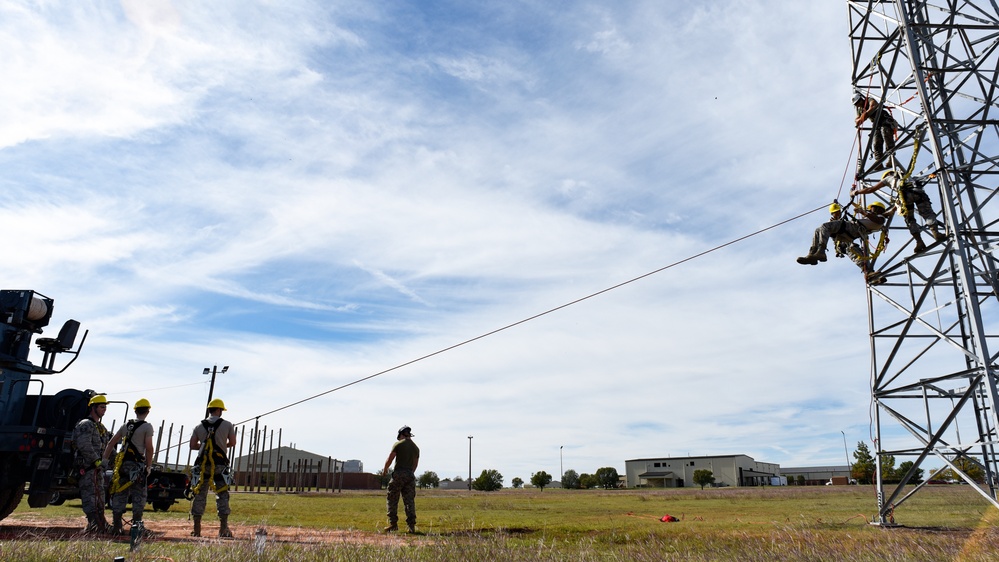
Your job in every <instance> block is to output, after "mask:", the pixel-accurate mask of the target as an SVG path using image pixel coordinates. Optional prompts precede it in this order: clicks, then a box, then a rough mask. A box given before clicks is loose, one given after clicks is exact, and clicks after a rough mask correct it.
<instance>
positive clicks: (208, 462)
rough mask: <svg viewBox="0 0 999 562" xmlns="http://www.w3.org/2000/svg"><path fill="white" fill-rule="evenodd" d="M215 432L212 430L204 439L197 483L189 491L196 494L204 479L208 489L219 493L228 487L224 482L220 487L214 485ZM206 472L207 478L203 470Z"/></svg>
mask: <svg viewBox="0 0 999 562" xmlns="http://www.w3.org/2000/svg"><path fill="white" fill-rule="evenodd" d="M214 452H215V432H214V431H212V432H211V433H210V434H209V435H208V439H207V440H206V441H205V451H204V455H203V457H202V460H201V467H200V470H199V472H198V484H197V485H196V486H195V487H194V488H193V489H192V490H191V493H192V494H194V495H198V493H199V492H200V491H201V486H203V485H204V483H205V480H208V481H209V484H208V489H209V490H211V491H213V492H215V493H216V494H220V493H222V492H225V491H226V490H228V489H229V484H225V485H223V486H221V487H219V486H216V485H215V455H214ZM206 469H208V470H207V472H208V476H209V477H208V478H205V472H206Z"/></svg>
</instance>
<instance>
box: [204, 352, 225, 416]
mask: <svg viewBox="0 0 999 562" xmlns="http://www.w3.org/2000/svg"><path fill="white" fill-rule="evenodd" d="M217 369H218V365H212V369H211V375H212V383H211V384H210V385H209V386H208V403H211V401H212V395H213V394H215V375H216V374H217V373H225V372H226V371H228V370H229V365H223V366H222V370H221V371H217ZM201 374H203V375H207V374H209V371H208V367H205V370H204V372H203V373H201ZM205 418H208V406H205Z"/></svg>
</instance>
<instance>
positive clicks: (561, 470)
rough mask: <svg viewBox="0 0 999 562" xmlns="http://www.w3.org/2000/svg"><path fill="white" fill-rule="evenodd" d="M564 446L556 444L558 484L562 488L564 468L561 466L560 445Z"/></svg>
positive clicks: (563, 485)
mask: <svg viewBox="0 0 999 562" xmlns="http://www.w3.org/2000/svg"><path fill="white" fill-rule="evenodd" d="M564 446H565V445H559V446H558V473H559V476H558V484H559V486H561V487H563V488H565V484H563V483H562V480H564V479H565V470H564V469H563V468H562V447H564Z"/></svg>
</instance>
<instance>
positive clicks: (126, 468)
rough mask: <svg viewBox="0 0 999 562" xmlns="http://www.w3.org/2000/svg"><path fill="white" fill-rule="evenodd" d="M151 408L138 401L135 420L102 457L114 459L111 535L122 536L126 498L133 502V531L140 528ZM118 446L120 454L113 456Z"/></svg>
mask: <svg viewBox="0 0 999 562" xmlns="http://www.w3.org/2000/svg"><path fill="white" fill-rule="evenodd" d="M150 408H151V405H150V403H149V400H146V399H145V398H140V399H139V400H138V401H136V403H135V407H134V411H135V419H133V420H128V422H127V423H125V425H123V426H121V428H120V429H118V431H117V432H116V433H115V434H114V437H112V438H111V441H110V442H108V445H107V447H105V449H104V457H105V458H107V459H112V458H113V459H114V464H113V468H114V472H113V473H112V475H111V514H112V516H113V527H112V529H111V534H112V535H123V534H125V530H124V528H123V523H122V517H123V515H124V513H125V506H126V505H127V504H128V501H129V497H130V496H131V501H132V527H140V528H142V527H143V524H142V512H143V511H144V510H145V508H146V493H147V491H148V490H147V489H146V477H147V476H149V472H150V471H151V470H152V467H153V457H154V456H155V454H154V452H153V433H154V431H153V426H152V424H150V423H149V422H147V421H146V416H148V415H149V410H150ZM118 443H121V444H122V446H121V451H119V452H118V454H117V455H115V454H114V452H115V447H116V446H117V445H118Z"/></svg>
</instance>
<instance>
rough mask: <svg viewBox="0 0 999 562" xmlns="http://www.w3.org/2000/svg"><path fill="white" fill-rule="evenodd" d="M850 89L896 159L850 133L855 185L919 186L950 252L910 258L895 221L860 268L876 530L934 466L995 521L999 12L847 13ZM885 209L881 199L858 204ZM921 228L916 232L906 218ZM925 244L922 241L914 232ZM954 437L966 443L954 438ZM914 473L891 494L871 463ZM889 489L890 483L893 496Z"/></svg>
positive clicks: (970, 7) (885, 9)
mask: <svg viewBox="0 0 999 562" xmlns="http://www.w3.org/2000/svg"><path fill="white" fill-rule="evenodd" d="M846 4H847V11H848V13H849V21H850V41H851V46H852V58H853V76H852V84H853V87H854V89H855V90H856V91H857V92H859V93H861V94H863V95H866V96H869V97H871V98H873V99H875V100H877V101H878V102H879V103H881V104H883V106H884V107H885V108H887V109H889V111H890V113H891V116H892V118H893V119H894V120H895V121H897V122H898V125H899V126H898V130H897V133H896V135H895V149H894V152H893V153H891V154H890V156H886V157H885V158H884V161H883V162H877V161H875V160H874V158H873V152H874V151H873V143H872V139H873V135H872V133H874V132H875V130H876V129H877V124H872V123H871V122H869V121H868V122H865V123H864V125H863V126H862V127H861V128H860V129H858V140H859V143H858V145H859V147H860V148H859V151H858V155H857V172H856V177H857V180H858V181H865V182H867V183H868V184H870V183H873V182H877V181H879V180H880V179H881V174H882V173H883V171H884V170H885V169H886V168H889V167H891V168H895V169H897V170H900V171H901V172H902V173H908V174H911V179H915V178H923V179H926V180H928V181H927V183H926V185H925V190H926V192H927V193H928V194H929V195H930V199H931V201H932V204H933V209H934V210H935V211H936V214H937V219H938V220H940V221H941V222H943V223H945V224H946V230H947V239H946V241H944V242H938V243H936V244H933V245H931V246H930V247H929V249H928V250H927V251H924V252H921V253H919V254H915V253H914V247H915V241H914V239H913V237H912V235H911V234H910V233H909V231H908V229H907V228H906V227H905V225H904V224H902V223H903V220H902V217H900V216H895V217H894V218H893V220H892V222H891V223H889V228H888V240H889V244H888V246H887V247H886V249H885V251H884V252H882V253H881V255H879V256H877V257H876V258H875V259H874V260H873V261H872V262H871V264H870V266H869V267H871V268H872V269H876V270H877V271H879V272H881V273H882V274H883V275H884V279H885V280H886V282H885V283H883V284H878V285H871V286H868V289H867V295H868V299H867V302H868V312H869V328H870V341H871V407H872V414H873V415H872V419H873V424H872V428H871V429H872V435H871V437H872V440H873V442H874V450H875V452H876V453H877V461H878V462H877V468H876V474H875V479H876V482H875V484H876V486H877V491H878V514H877V516H876V517H875V520H874V521H872V522H873V523H876V524H881V525H891V524H894V523H895V521H894V515H895V510H896V508H898V507H899V506H901V505H903V504H904V503H905V502H906V501H907V500H908V499H909V498H910V497H912V496H913V495H914V494H916V493H918V492H919V491H920V490H922V489H923V486H922V485H917V486H916V487H915V488H914V489H911V490H909V491H908V492H906V490H905V489H904V487H905V486H906V484H909V483H910V481H911V480H912V479H913V477H914V475H915V474H916V470H917V469H919V468H920V467H921V466H922V465H923V464H924V462H926V461H927V460H928V459H933V460H935V461H938V462H942V463H943V464H944V465H945V467H946V468H949V469H950V470H951V471H953V472H954V473H955V474H956V475H957V476H958V477H959V478H961V479H962V480H964V481H965V482H967V483H968V484H971V485H972V486H973V487H974V488H975V489H976V490H978V492H979V493H980V494H981V495H982V496H983V497H984V498H985V499H986V500H987V501H988V502H989V503H991V504H992V505H994V506H996V507H997V508H999V496H997V489H999V454H997V451H996V445H997V443H999V434H997V431H999V429H997V428H999V417H997V406H999V394H997V366H996V357H997V355H996V350H997V349H999V343H997V342H999V278H997V271H999V264H997V256H996V254H997V252H999V197H997V195H999V5H997V2H996V1H995V0H939V1H936V2H932V3H931V2H926V1H921V0H881V1H873V0H871V1H850V0H848V1H847V3H846ZM875 199H879V200H881V201H883V202H885V203H886V204H890V203H893V202H895V200H896V199H895V197H894V194H892V193H890V192H888V190H887V189H882V190H880V191H879V192H876V193H872V194H868V195H866V196H864V198H863V200H861V199H858V200H857V201H855V203H860V204H868V203H870V202H872V201H873V200H875ZM917 220H919V219H917ZM923 236H924V237H927V236H928V235H927V234H926V233H925V232H924V233H923ZM962 433H963V436H962ZM890 459H894V460H900V461H903V462H904V461H911V462H912V465H911V467H910V468H909V470H907V471H905V474H902V475H901V479H900V480H901V482H894V480H898V478H890V477H889V475H888V474H886V473H885V471H884V470H883V469H882V463H883V462H888V461H889V460H890ZM888 480H892V482H891V483H889V482H888Z"/></svg>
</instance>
